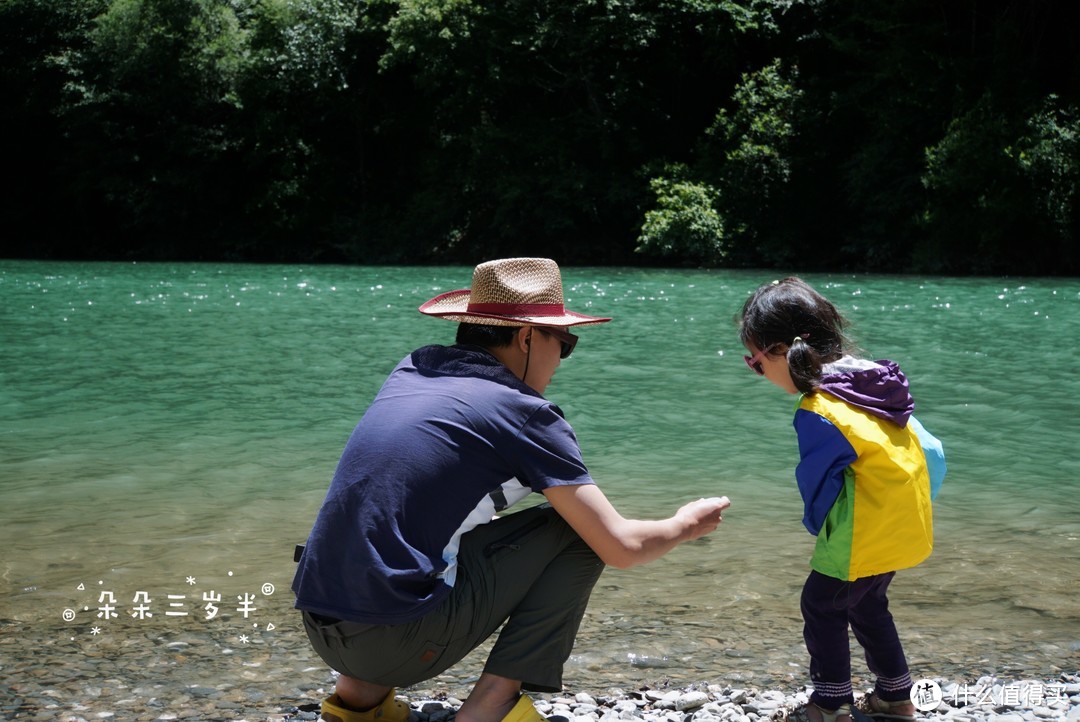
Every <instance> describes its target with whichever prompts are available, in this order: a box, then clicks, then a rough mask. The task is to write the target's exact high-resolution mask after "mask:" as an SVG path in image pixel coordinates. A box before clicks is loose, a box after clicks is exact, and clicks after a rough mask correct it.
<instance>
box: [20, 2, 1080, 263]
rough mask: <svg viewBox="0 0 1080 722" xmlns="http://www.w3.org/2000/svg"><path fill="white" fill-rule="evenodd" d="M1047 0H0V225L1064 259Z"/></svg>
mask: <svg viewBox="0 0 1080 722" xmlns="http://www.w3.org/2000/svg"><path fill="white" fill-rule="evenodd" d="M1078 15H1080V6H1075V5H1074V4H1073V3H1065V2H988V1H987V0H981V1H980V0H955V1H953V0H940V1H938V2H931V1H929V0H898V1H896V2H853V1H852V0H845V1H840V0H740V1H739V2H735V1H727V0H575V2H561V1H560V2H553V1H552V0H534V1H533V2H523V1H522V0H485V1H484V2H480V1H479V0H476V1H474V0H352V1H346V0H0V93H2V97H3V98H4V99H5V102H4V103H3V106H2V108H0V138H2V139H3V141H2V142H3V154H4V161H5V170H6V171H7V173H6V175H7V176H8V179H9V183H8V184H6V185H7V190H6V191H4V192H3V194H2V199H0V212H2V213H3V218H4V219H5V221H6V223H5V225H6V226H7V228H6V232H5V234H4V235H5V236H7V238H8V239H9V242H8V244H7V250H6V255H10V256H23V257H37V258H88V259H98V258H100V259H176V260H268V261H269V260H273V261H304V262H313V261H314V262H318V261H334V262H355V263H439V262H461V263H468V264H471V263H474V262H476V261H478V260H480V259H484V258H491V257H496V256H507V255H519V254H521V255H525V254H527V255H548V256H552V257H554V258H557V259H559V261H560V262H562V263H566V264H580V263H592V264H614V263H618V264H626V263H651V264H664V265H694V266H698V265H703V266H755V267H768V266H785V267H797V268H801V269H805V270H825V269H852V270H870V271H883V272H894V271H896V272H901V271H924V272H940V273H958V274H966V273H980V274H983V273H1008V274H1076V273H1077V272H1078V271H1080V264H1078V253H1077V246H1078V243H1077V238H1078V235H1080V194H1078V190H1077V189H1078V186H1080V47H1078V28H1080V24H1078V23H1077V22H1076V21H1077V19H1078V18H1077V16H1078Z"/></svg>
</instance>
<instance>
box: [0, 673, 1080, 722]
mask: <svg viewBox="0 0 1080 722" xmlns="http://www.w3.org/2000/svg"><path fill="white" fill-rule="evenodd" d="M325 681H326V684H325V686H320V685H307V686H306V688H304V689H302V690H297V691H298V692H299V695H298V696H297V697H296V698H292V699H289V698H277V699H273V698H263V699H261V700H259V701H256V700H253V699H251V698H250V697H249V696H248V695H247V694H246V693H245V692H244V690H243V689H242V685H239V686H237V685H232V684H222V685H218V686H213V687H210V686H190V687H186V688H182V689H180V690H176V692H175V695H174V696H173V697H172V698H170V699H164V698H161V697H159V696H158V692H159V691H161V690H158V689H155V687H154V686H153V685H150V686H145V687H142V688H138V687H137V688H132V689H124V686H123V685H122V684H118V683H117V680H102V686H100V687H88V688H87V693H88V694H89V697H88V698H86V699H84V700H83V701H81V702H66V703H65V700H64V695H63V694H62V693H61V692H60V691H59V689H58V688H51V689H50V688H47V687H46V688H41V689H39V690H38V691H37V692H36V693H30V694H20V689H19V688H20V686H21V685H20V684H18V683H16V684H15V685H12V686H10V687H8V688H7V689H6V690H5V691H6V692H13V693H14V696H13V697H12V698H11V699H5V700H3V701H2V704H0V712H2V714H3V718H4V719H6V720H19V721H20V722H24V721H25V722H44V721H45V720H49V721H54V720H60V721H62V722H93V720H133V721H138V722H154V721H158V720H160V721H170V720H191V721H193V722H226V721H229V722H301V721H303V722H316V721H317V720H319V703H320V701H321V700H322V698H323V697H324V696H326V694H328V693H329V692H330V691H332V689H333V678H332V676H328V677H327V678H326V680H325ZM921 681H922V680H920V682H921ZM931 681H932V682H934V683H935V684H936V685H937V690H940V696H941V699H940V702H939V703H938V704H937V706H936V707H935V708H934V709H932V710H931V711H926V712H920V713H919V714H918V719H919V720H926V721H927V722H937V721H947V722H1042V721H1044V720H1045V721H1047V722H1052V721H1061V722H1077V721H1080V672H1077V673H1075V674H1060V675H1058V676H1057V677H1054V678H1052V679H1041V680H1033V679H1029V680H1006V679H999V678H997V677H991V676H985V677H981V678H979V679H977V680H975V681H971V682H955V681H949V680H945V679H935V680H931ZM809 691H810V690H809V689H808V688H801V689H797V690H775V689H773V690H760V689H756V688H743V687H738V686H730V685H720V684H698V685H689V686H687V687H681V688H672V689H668V688H657V689H640V690H632V691H627V690H621V689H610V690H607V691H605V692H603V693H596V692H594V691H578V692H574V691H564V692H563V693H560V694H537V695H533V699H534V704H535V706H536V708H537V710H538V711H539V712H540V713H541V714H543V715H544V716H545V717H547V718H548V720H550V721H551V722H619V721H627V722H638V721H640V722H766V721H770V722H771V721H774V720H783V719H785V718H786V717H785V715H786V713H787V712H789V711H791V710H794V709H797V708H798V707H800V706H802V705H804V704H805V703H806V702H807V699H808V695H809ZM118 693H119V694H118ZM935 694H936V691H935ZM398 697H399V699H402V700H404V701H405V702H407V703H408V704H409V705H410V707H411V708H412V709H413V711H414V714H413V715H412V717H411V718H410V722H451V721H452V717H453V714H454V713H455V711H456V710H457V709H458V707H460V705H461V700H460V699H458V698H456V697H454V696H453V695H452V694H451V693H450V692H449V691H448V689H438V688H431V689H408V690H404V691H403V693H402V694H399V695H398ZM856 719H859V717H857V718H856Z"/></svg>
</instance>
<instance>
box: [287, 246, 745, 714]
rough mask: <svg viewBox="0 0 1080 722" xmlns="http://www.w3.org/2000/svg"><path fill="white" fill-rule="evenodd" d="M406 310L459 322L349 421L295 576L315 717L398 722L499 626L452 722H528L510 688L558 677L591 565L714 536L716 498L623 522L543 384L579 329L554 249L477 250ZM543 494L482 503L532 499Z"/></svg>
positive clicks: (556, 683) (643, 558) (581, 319)
mask: <svg viewBox="0 0 1080 722" xmlns="http://www.w3.org/2000/svg"><path fill="white" fill-rule="evenodd" d="M420 311H421V313H424V314H427V315H430V316H436V317H439V318H445V319H448V320H451V321H456V322H458V323H459V326H458V330H457V339H456V340H457V343H456V344H455V345H454V346H425V347H423V348H420V349H418V350H416V351H414V352H413V353H411V354H410V355H409V356H407V357H406V358H405V359H404V360H403V361H402V362H401V363H399V364H398V366H397V368H395V369H394V371H393V372H392V373H391V374H390V376H389V378H387V380H386V382H385V383H384V384H383V387H382V389H381V390H380V391H379V393H378V395H377V396H376V397H375V400H374V401H373V402H372V403H371V406H370V407H368V409H367V411H366V412H365V414H364V416H363V418H361V419H360V422H359V424H358V425H357V426H356V429H355V430H354V431H353V433H352V436H351V437H350V439H349V441H348V443H347V444H346V446H345V451H344V453H343V454H342V457H341V461H340V462H339V464H338V467H337V471H336V473H335V474H334V479H333V482H332V483H331V485H330V489H329V491H328V492H327V495H326V500H325V501H324V502H323V505H322V508H321V510H320V511H319V515H318V518H317V519H316V521H315V526H314V528H313V529H312V531H311V535H310V536H309V537H308V540H307V545H306V547H305V549H304V552H303V555H302V557H301V559H300V566H299V569H298V570H297V572H296V578H295V579H294V580H293V591H294V592H296V606H297V608H299V609H300V610H302V612H303V617H304V627H305V629H306V630H307V634H308V637H309V638H310V640H311V643H312V646H313V647H314V648H315V650H316V651H317V652H318V653H319V655H320V656H321V657H322V658H323V660H325V661H326V663H327V664H328V665H330V666H331V667H333V668H334V669H335V670H337V671H338V672H340V675H341V676H340V677H339V678H338V682H337V689H336V690H335V692H334V694H333V695H331V696H330V697H328V698H327V699H326V700H325V701H324V702H323V704H322V716H323V719H324V720H326V721H327V722H375V721H376V720H379V721H380V722H404V721H405V720H406V719H407V718H408V716H409V708H408V706H407V705H405V704H404V703H402V702H399V701H397V700H396V699H395V696H394V695H395V692H396V690H395V689H394V688H395V687H402V686H407V685H412V684H417V683H419V682H422V681H424V680H427V679H430V678H432V677H434V676H436V675H438V674H440V673H442V672H443V671H445V670H446V669H448V668H449V667H451V666H453V665H454V664H456V663H457V662H459V661H460V660H461V659H462V658H463V657H465V655H466V654H468V653H469V652H470V651H472V650H473V649H475V648H476V647H477V646H479V645H480V644H481V643H482V642H483V641H484V640H485V639H486V638H487V637H489V636H490V635H491V634H492V633H494V631H495V630H496V629H498V627H499V626H500V625H502V624H503V623H504V622H505V626H504V627H503V629H502V631H501V632H500V634H499V638H498V641H497V642H496V643H495V646H494V648H493V649H492V650H491V654H490V655H489V656H488V660H487V663H486V665H485V667H484V672H483V674H481V676H480V678H479V679H478V680H477V682H476V685H475V686H474V687H473V690H472V693H471V694H470V695H469V698H468V699H467V700H465V702H464V703H463V704H462V706H461V709H460V710H459V711H458V713H457V722H499V720H505V721H506V722H536V721H537V720H542V719H543V717H542V716H541V715H540V714H539V713H538V712H537V711H536V709H535V708H534V707H533V704H532V700H531V699H530V698H529V697H528V696H526V695H523V694H522V693H521V691H522V689H526V690H531V691H540V692H553V691H559V690H561V689H562V668H563V664H564V663H565V662H566V660H567V658H568V657H569V656H570V651H571V649H572V648H573V645H574V637H575V636H576V634H577V630H578V626H579V625H580V623H581V618H582V615H584V613H585V606H586V604H587V603H588V600H589V594H590V593H591V591H592V588H593V585H594V584H595V583H596V580H597V577H599V576H600V572H601V571H602V570H603V568H604V565H605V564H610V565H612V566H615V567H619V568H626V567H632V566H635V565H637V564H644V563H645V562H648V561H652V560H653V559H657V558H658V557H661V556H663V555H664V554H666V553H667V552H669V551H670V550H672V549H674V548H675V547H676V546H678V545H679V544H681V543H683V542H686V541H690V540H692V539H697V538H698V537H701V536H703V535H705V534H708V533H709V532H711V531H713V530H714V529H715V528H716V526H717V525H718V524H719V523H720V521H721V517H720V515H721V512H722V511H723V510H724V509H726V508H727V507H728V505H729V502H728V499H727V498H726V497H720V498H712V499H699V500H697V501H694V502H691V503H689V504H686V505H685V506H683V507H682V508H680V509H679V510H678V511H676V512H675V514H674V515H673V516H671V517H670V518H668V519H664V520H658V521H640V520H635V519H625V518H623V517H622V515H620V514H619V512H618V511H616V510H615V508H614V507H613V506H612V505H611V503H610V502H609V501H608V499H607V497H606V496H605V495H604V493H603V492H602V491H600V489H599V487H597V486H596V484H595V482H594V481H593V479H592V478H591V477H590V476H589V472H588V470H587V469H586V468H585V464H584V462H583V461H582V459H581V451H580V449H579V448H578V443H577V438H576V437H575V436H574V431H573V429H572V428H570V425H569V424H568V423H567V422H566V420H565V419H564V418H563V415H562V412H561V411H560V410H559V408H558V407H557V406H555V405H554V404H552V403H551V402H549V401H547V400H546V399H545V398H544V396H543V393H544V391H545V389H546V388H547V386H548V384H549V383H550V382H551V378H552V375H553V374H554V373H555V370H556V369H557V368H558V366H559V362H560V360H561V359H564V358H566V357H567V356H569V355H570V353H571V351H573V349H574V345H575V344H576V343H577V336H575V335H573V334H571V333H569V332H568V331H567V328H569V327H571V326H585V325H592V324H600V323H605V322H607V321H610V320H611V319H609V318H600V317H595V316H586V315H584V314H580V313H575V312H573V311H568V310H566V309H565V308H564V307H563V291H562V278H561V276H560V273H559V267H558V266H557V265H556V264H555V262H554V261H551V260H548V259H544V258H511V259H503V260H497V261H490V262H488V263H482V264H480V265H479V266H477V267H476V269H475V270H474V272H473V279H472V287H471V288H469V289H463V290H459V291H451V292H449V293H444V294H441V295H439V296H436V297H435V298H433V299H431V300H430V301H428V302H427V303H425V304H424V305H422V306H421V307H420ZM531 492H539V493H542V494H543V495H544V496H545V497H546V498H547V503H545V504H542V505H540V506H535V507H532V508H528V509H525V510H524V511H520V512H517V513H514V514H508V515H505V516H501V517H497V518H496V517H495V516H494V515H495V514H497V513H499V512H502V511H504V510H505V509H507V508H508V507H510V506H511V505H513V504H515V503H516V502H518V501H520V500H521V499H523V498H525V497H526V496H528V495H529V494H530V493H531Z"/></svg>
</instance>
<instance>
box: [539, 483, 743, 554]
mask: <svg viewBox="0 0 1080 722" xmlns="http://www.w3.org/2000/svg"><path fill="white" fill-rule="evenodd" d="M544 496H546V497H547V500H548V501H549V502H551V506H552V507H554V508H555V511H557V512H559V515H560V516H561V517H562V518H563V519H565V520H566V522H567V523H568V524H569V525H570V526H571V527H573V529H574V531H576V532H577V533H578V535H579V536H581V538H582V539H584V540H585V543H586V544H588V545H589V546H590V547H591V548H592V550H593V551H594V552H596V554H597V555H598V556H599V557H600V559H601V561H603V562H604V563H605V564H607V565H609V566H613V567H617V568H619V569H626V568H628V567H632V566H636V565H638V564H645V563H646V562H651V561H652V560H653V559H658V558H660V557H662V556H664V555H665V554H667V553H668V552H669V551H671V550H672V549H674V548H675V547H677V546H678V545H679V544H682V543H683V542H687V541H690V540H692V539H697V538H698V537H701V536H704V535H705V534H708V533H709V532H711V531H713V530H714V529H716V527H717V525H719V524H720V522H721V517H720V514H721V512H723V510H724V509H726V508H728V507H729V506H730V505H731V502H730V501H728V498H727V497H726V496H722V497H713V498H711V499H699V500H697V501H692V502H690V503H689V504H686V505H685V506H683V507H681V508H680V509H679V510H678V511H676V512H675V515H674V516H672V517H670V518H668V519H661V520H657V521H641V520H638V519H625V518H623V516H622V514H620V513H619V512H618V511H616V510H615V507H614V506H612V505H611V502H610V501H608V498H607V496H605V495H604V492H602V491H601V490H600V488H599V487H597V486H595V485H593V484H580V485H569V486H553V487H549V488H547V489H545V490H544Z"/></svg>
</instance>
